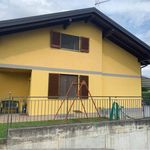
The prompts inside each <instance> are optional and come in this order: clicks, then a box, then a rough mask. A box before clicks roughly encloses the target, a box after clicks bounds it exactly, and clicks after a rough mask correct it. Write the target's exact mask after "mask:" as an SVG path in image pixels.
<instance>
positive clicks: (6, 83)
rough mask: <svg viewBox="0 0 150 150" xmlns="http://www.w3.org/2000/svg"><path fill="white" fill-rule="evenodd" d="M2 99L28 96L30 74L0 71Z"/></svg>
mask: <svg viewBox="0 0 150 150" xmlns="http://www.w3.org/2000/svg"><path fill="white" fill-rule="evenodd" d="M0 84H1V86H0V99H1V98H6V97H9V96H11V95H13V96H28V95H29V89H30V74H29V73H18V72H3V71H0Z"/></svg>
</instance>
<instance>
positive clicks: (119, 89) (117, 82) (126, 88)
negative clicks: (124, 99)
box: [102, 39, 141, 96]
mask: <svg viewBox="0 0 150 150" xmlns="http://www.w3.org/2000/svg"><path fill="white" fill-rule="evenodd" d="M102 66H103V67H102V68H103V72H105V73H109V74H112V75H108V76H103V95H104V96H107V95H110V96H141V78H136V77H134V76H139V77H140V75H141V70H140V63H139V62H138V59H137V58H136V57H135V56H133V55H132V54H130V53H128V52H127V51H125V50H123V49H122V48H121V47H119V46H117V45H116V44H114V43H112V42H111V41H108V40H106V39H103V63H102ZM113 74H121V75H129V77H119V76H114V75H113ZM130 76H131V77H130Z"/></svg>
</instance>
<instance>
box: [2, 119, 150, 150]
mask: <svg viewBox="0 0 150 150" xmlns="http://www.w3.org/2000/svg"><path fill="white" fill-rule="evenodd" d="M21 148H24V149H39V148H43V149H51V148H52V149H61V148H86V149H87V148H105V149H116V150H120V149H124V150H127V149H129V150H132V149H133V150H138V149H140V150H141V149H142V150H149V149H150V120H148V119H147V120H135V121H119V122H103V123H88V124H70V125H59V126H50V127H37V128H22V129H10V130H9V135H8V143H7V148H6V147H5V149H15V150H16V149H21Z"/></svg>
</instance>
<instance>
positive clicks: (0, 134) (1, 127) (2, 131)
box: [0, 118, 108, 139]
mask: <svg viewBox="0 0 150 150" xmlns="http://www.w3.org/2000/svg"><path fill="white" fill-rule="evenodd" d="M104 120H108V119H107V118H81V119H68V120H48V121H31V122H19V123H12V124H11V125H9V126H7V124H6V123H4V124H0V139H1V138H6V137H7V128H24V127H39V126H50V125H61V124H72V123H89V122H99V121H104Z"/></svg>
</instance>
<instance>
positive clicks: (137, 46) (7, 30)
mask: <svg viewBox="0 0 150 150" xmlns="http://www.w3.org/2000/svg"><path fill="white" fill-rule="evenodd" d="M77 21H85V23H87V22H92V23H93V24H95V25H96V26H97V27H98V28H99V29H100V30H102V31H103V37H104V38H107V39H109V40H110V41H112V42H114V43H116V44H117V45H119V46H121V47H122V48H124V49H125V50H126V51H128V52H130V53H131V54H133V55H134V56H136V57H137V58H138V60H139V61H140V62H141V64H142V65H147V64H150V46H148V45H147V44H146V43H144V42H143V41H141V40H140V39H138V38H137V37H135V36H134V35H133V34H131V33H130V32H128V31H127V30H126V29H124V28H123V27H121V26H120V25H119V24H117V23H116V22H114V21H113V20H112V19H110V18H109V17H107V16H106V15H104V14H103V13H102V12H100V11H99V10H97V9H96V8H86V9H79V10H72V11H66V12H59V13H53V14H46V15H40V16H33V17H26V18H20V19H13V20H6V21H0V36H2V35H6V34H12V33H17V32H23V31H27V30H33V29H38V28H43V27H49V26H54V25H60V24H62V25H63V26H64V28H65V27H67V26H68V25H69V24H70V23H71V22H77Z"/></svg>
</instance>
